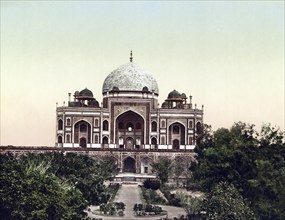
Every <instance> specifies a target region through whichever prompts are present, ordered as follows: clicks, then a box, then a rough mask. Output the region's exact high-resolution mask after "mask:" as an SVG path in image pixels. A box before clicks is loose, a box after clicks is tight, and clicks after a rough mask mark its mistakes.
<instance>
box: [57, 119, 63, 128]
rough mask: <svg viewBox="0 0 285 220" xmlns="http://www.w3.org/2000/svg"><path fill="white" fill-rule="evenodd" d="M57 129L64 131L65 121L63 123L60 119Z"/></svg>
mask: <svg viewBox="0 0 285 220" xmlns="http://www.w3.org/2000/svg"><path fill="white" fill-rule="evenodd" d="M57 129H58V130H62V129H63V121H62V119H59V120H58V121H57Z"/></svg>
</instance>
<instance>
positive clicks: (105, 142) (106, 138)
mask: <svg viewBox="0 0 285 220" xmlns="http://www.w3.org/2000/svg"><path fill="white" fill-rule="evenodd" d="M102 143H103V147H104V148H105V147H108V144H109V138H108V137H107V136H104V137H103V139H102Z"/></svg>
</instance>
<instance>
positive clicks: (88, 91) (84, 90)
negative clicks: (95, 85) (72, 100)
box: [79, 88, 93, 98]
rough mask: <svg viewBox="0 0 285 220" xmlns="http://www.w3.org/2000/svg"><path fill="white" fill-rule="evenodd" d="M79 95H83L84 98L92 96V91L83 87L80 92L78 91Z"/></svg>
mask: <svg viewBox="0 0 285 220" xmlns="http://www.w3.org/2000/svg"><path fill="white" fill-rule="evenodd" d="M79 96H80V97H82V98H83V97H84V98H93V93H92V92H91V91H90V90H89V89H87V88H86V89H83V90H82V91H81V92H80V93H79Z"/></svg>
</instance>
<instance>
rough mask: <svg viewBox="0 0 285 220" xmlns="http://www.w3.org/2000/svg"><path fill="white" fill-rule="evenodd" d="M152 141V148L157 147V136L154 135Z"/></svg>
mask: <svg viewBox="0 0 285 220" xmlns="http://www.w3.org/2000/svg"><path fill="white" fill-rule="evenodd" d="M150 142H151V148H152V149H157V139H156V137H152V138H151V140H150Z"/></svg>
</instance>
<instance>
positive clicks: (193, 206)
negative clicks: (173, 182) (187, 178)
mask: <svg viewBox="0 0 285 220" xmlns="http://www.w3.org/2000/svg"><path fill="white" fill-rule="evenodd" d="M177 197H178V198H179V199H180V201H181V202H180V204H181V206H182V208H183V209H184V210H185V212H186V213H187V215H188V216H193V215H198V214H199V213H200V212H201V210H202V199H200V198H198V197H193V196H189V195H185V194H184V193H178V194H177Z"/></svg>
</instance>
